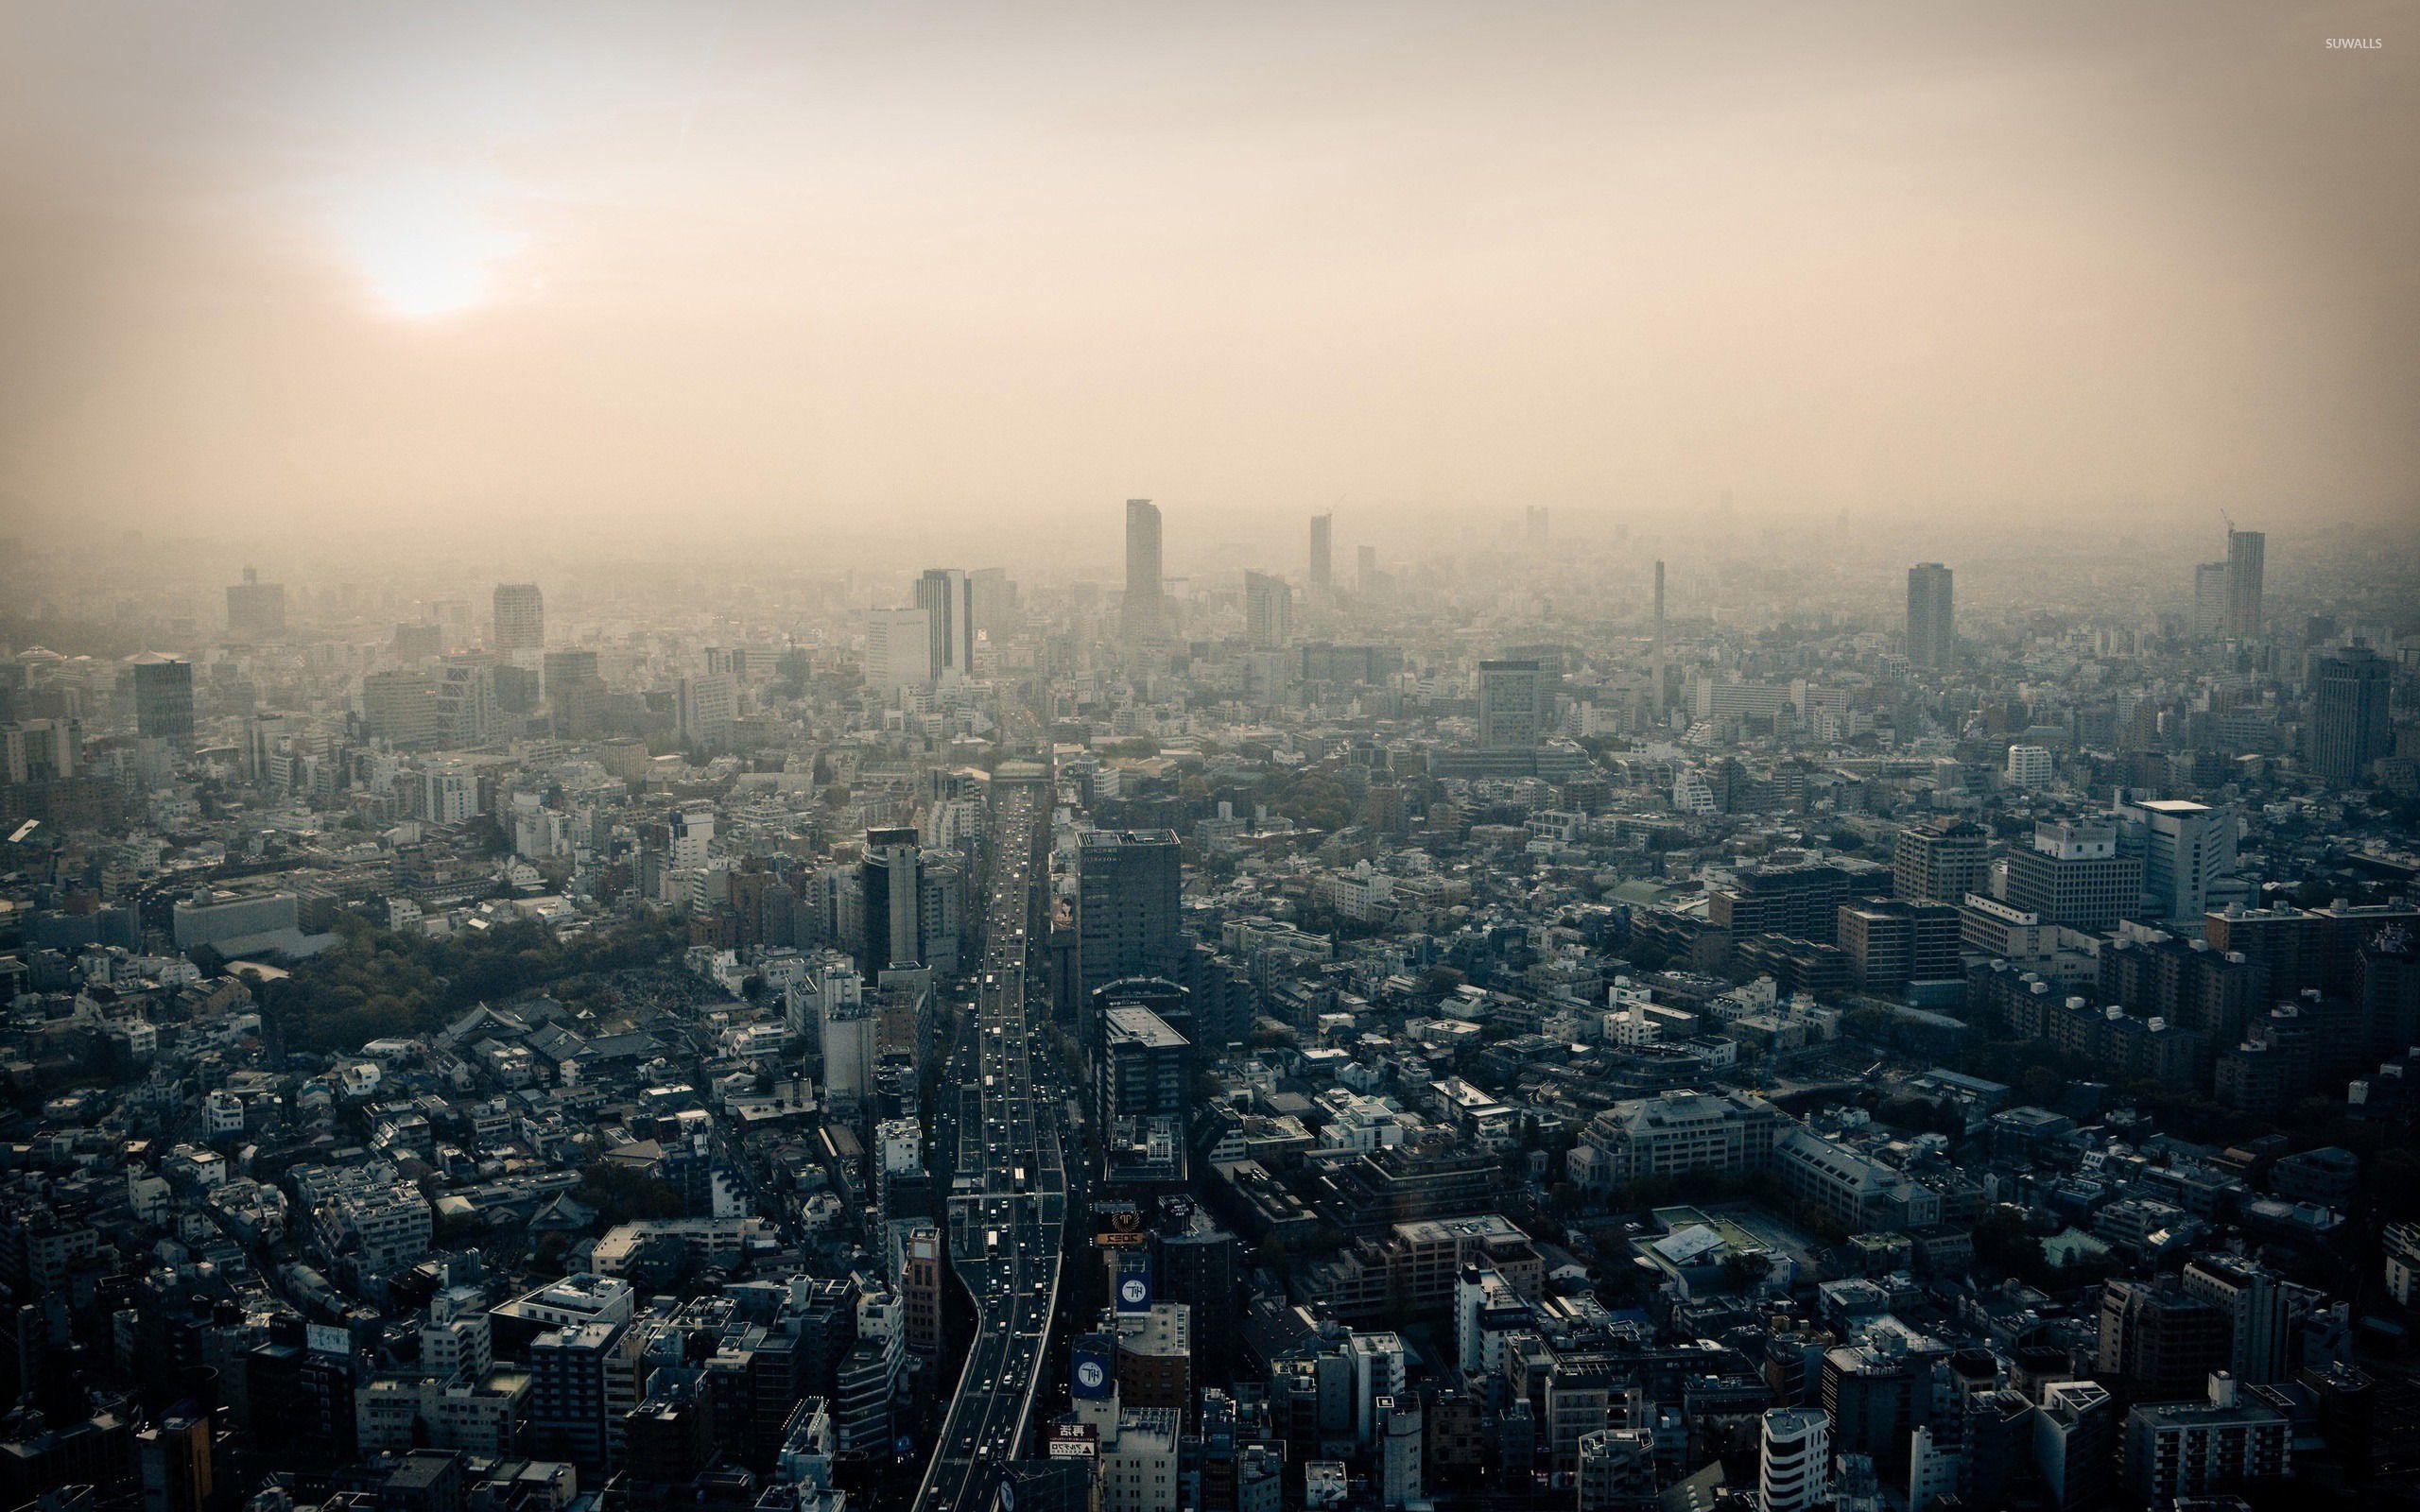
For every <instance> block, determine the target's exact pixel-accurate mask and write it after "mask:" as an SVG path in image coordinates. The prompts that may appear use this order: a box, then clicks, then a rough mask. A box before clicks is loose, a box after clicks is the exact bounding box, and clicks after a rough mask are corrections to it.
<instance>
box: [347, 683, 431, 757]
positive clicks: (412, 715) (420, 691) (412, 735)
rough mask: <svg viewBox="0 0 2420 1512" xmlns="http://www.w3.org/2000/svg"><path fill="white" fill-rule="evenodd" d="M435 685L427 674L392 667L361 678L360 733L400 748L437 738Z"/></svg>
mask: <svg viewBox="0 0 2420 1512" xmlns="http://www.w3.org/2000/svg"><path fill="white" fill-rule="evenodd" d="M438 731H439V725H438V717H437V688H436V685H435V684H434V683H432V682H431V681H430V680H429V679H428V676H427V674H425V673H423V672H410V671H403V670H393V671H386V672H372V673H370V674H369V675H367V676H366V677H364V678H363V679H361V732H362V733H363V734H364V735H366V736H368V737H369V738H370V739H372V740H383V741H385V742H386V743H387V744H388V745H389V746H393V747H398V748H401V749H410V748H412V747H419V746H433V745H435V744H436V743H437V739H438Z"/></svg>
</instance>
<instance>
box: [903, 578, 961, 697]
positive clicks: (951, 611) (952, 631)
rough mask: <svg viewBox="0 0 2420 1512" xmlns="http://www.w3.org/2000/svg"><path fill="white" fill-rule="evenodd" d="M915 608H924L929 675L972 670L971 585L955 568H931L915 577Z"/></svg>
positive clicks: (938, 675)
mask: <svg viewBox="0 0 2420 1512" xmlns="http://www.w3.org/2000/svg"><path fill="white" fill-rule="evenodd" d="M916 607H917V608H918V609H920V610H924V611H925V636H926V637H927V639H928V640H929V641H930V642H931V644H932V665H933V676H935V677H940V676H942V674H944V673H950V672H955V673H957V674H958V675H959V677H962V678H963V677H972V676H974V673H975V585H974V584H973V583H972V582H971V581H969V580H968V578H967V576H966V575H965V574H964V573H962V572H959V570H958V569H957V568H955V567H932V568H927V569H926V570H925V576H922V577H920V578H918V579H916Z"/></svg>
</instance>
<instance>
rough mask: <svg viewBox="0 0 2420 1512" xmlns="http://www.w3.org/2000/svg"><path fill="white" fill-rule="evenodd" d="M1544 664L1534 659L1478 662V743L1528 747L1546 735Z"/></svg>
mask: <svg viewBox="0 0 2420 1512" xmlns="http://www.w3.org/2000/svg"><path fill="white" fill-rule="evenodd" d="M1547 712H1548V704H1547V679H1546V673H1545V670H1544V668H1543V667H1542V666H1541V665H1540V663H1539V662H1536V661H1534V660H1521V661H1495V662H1480V663H1479V664H1478V743H1479V745H1480V746H1481V747H1484V748H1486V749H1488V750H1528V749H1530V748H1531V747H1535V746H1536V745H1537V744H1538V742H1539V741H1541V740H1543V739H1545V738H1546V732H1547V731H1546V725H1547Z"/></svg>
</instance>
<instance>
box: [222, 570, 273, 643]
mask: <svg viewBox="0 0 2420 1512" xmlns="http://www.w3.org/2000/svg"><path fill="white" fill-rule="evenodd" d="M284 634H285V584H284V583H264V582H262V581H261V575H260V573H259V572H258V571H256V570H255V569H253V568H251V567H247V568H245V569H244V580H243V581H242V582H240V583H235V584H232V585H230V586H229V588H228V590H227V636H228V639H230V640H234V641H273V640H275V639H277V638H278V637H279V636H281V635H284Z"/></svg>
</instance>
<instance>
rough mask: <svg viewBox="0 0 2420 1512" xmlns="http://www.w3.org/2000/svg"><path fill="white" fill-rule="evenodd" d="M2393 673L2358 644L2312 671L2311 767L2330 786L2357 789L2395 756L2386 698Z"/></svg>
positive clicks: (2383, 660) (2334, 653) (2329, 657)
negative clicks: (2374, 768) (2381, 762)
mask: <svg viewBox="0 0 2420 1512" xmlns="http://www.w3.org/2000/svg"><path fill="white" fill-rule="evenodd" d="M2393 678H2394V667H2393V665H2392V664H2391V663H2389V662H2388V661H2387V660H2386V658H2384V657H2382V656H2380V655H2378V654H2377V652H2376V651H2373V650H2371V649H2370V648H2369V647H2368V646H2367V645H2364V644H2361V643H2359V642H2358V641H2356V642H2355V643H2354V644H2351V645H2348V646H2345V647H2344V648H2343V649H2342V650H2338V651H2331V652H2329V653H2328V654H2327V655H2326V656H2324V657H2321V658H2320V659H2319V661H2318V662H2317V663H2316V664H2315V665H2314V666H2313V667H2312V669H2311V716H2310V769H2311V771H2312V773H2313V774H2314V775H2316V776H2317V777H2318V778H2319V780H2320V781H2321V782H2325V783H2326V784H2327V785H2328V786H2330V787H2357V786H2359V785H2360V783H2361V782H2362V781H2363V780H2364V779H2365V778H2366V777H2367V776H2368V774H2369V770H2370V764H2371V763H2372V762H2374V761H2377V759H2378V758H2379V757H2381V756H2389V755H2393V754H2394V726H2393V725H2392V724H2391V723H2390V722H2389V721H2388V718H2387V696H2388V690H2389V687H2390V685H2391V683H2392V680H2393Z"/></svg>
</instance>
